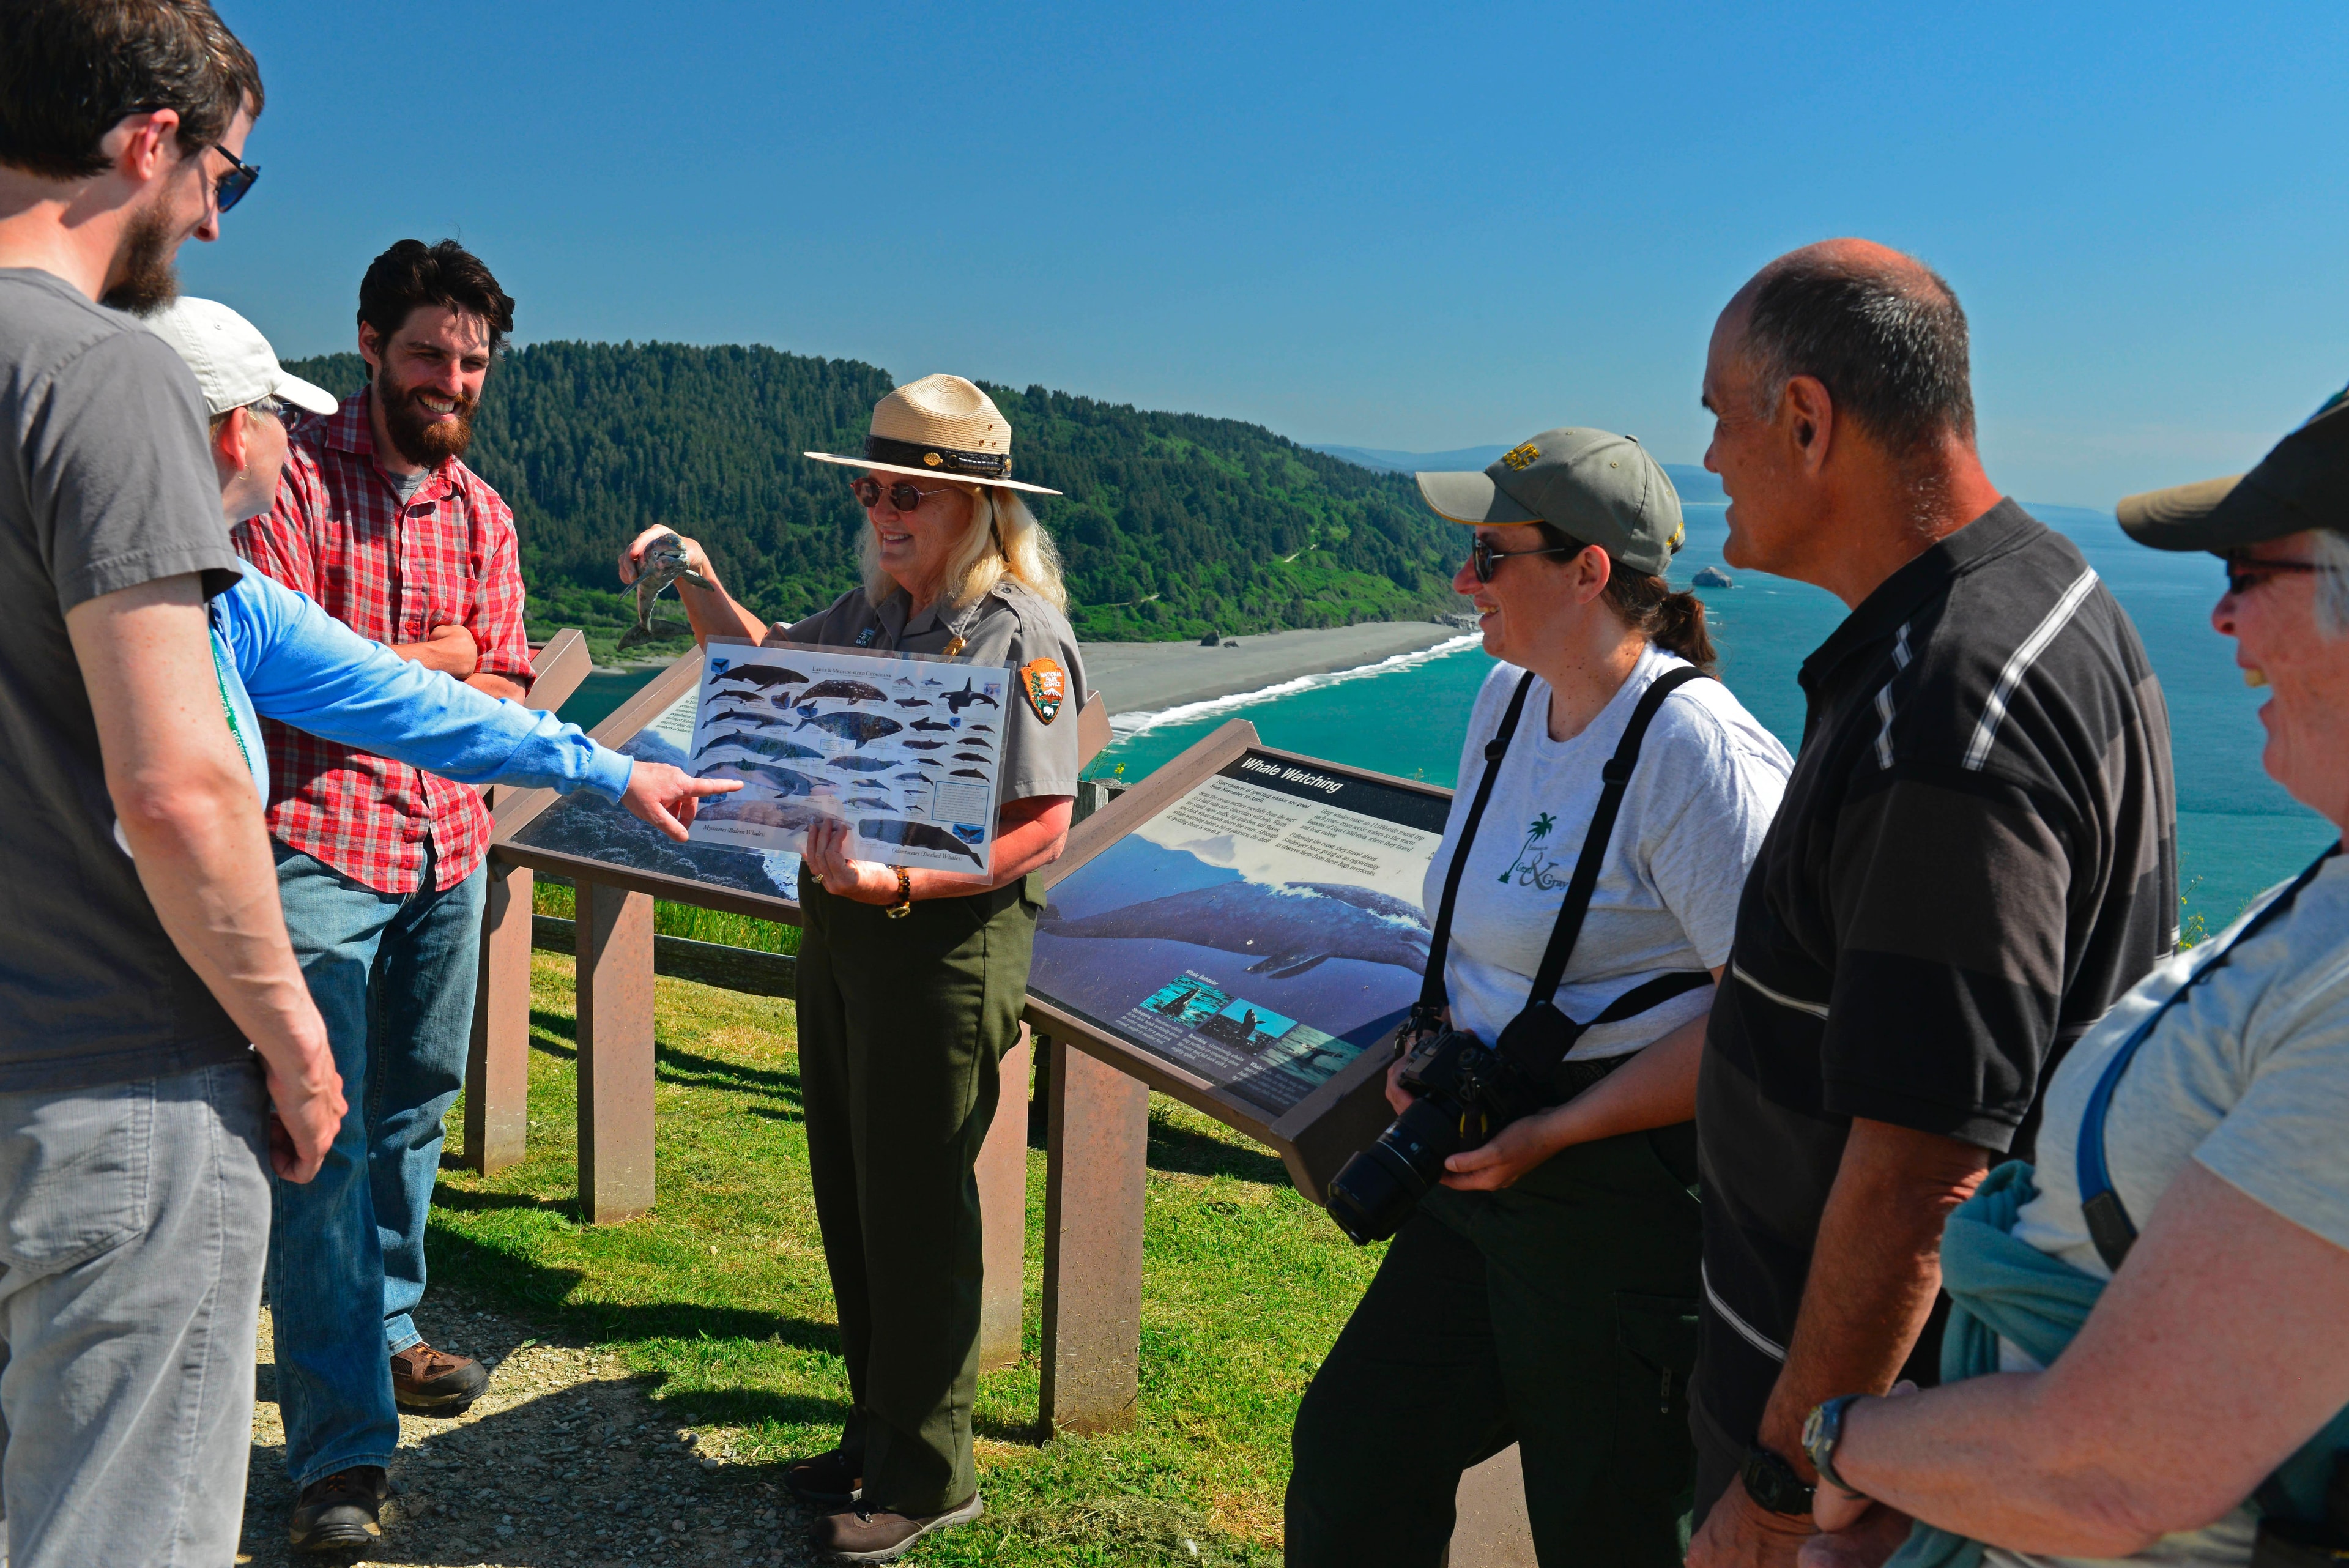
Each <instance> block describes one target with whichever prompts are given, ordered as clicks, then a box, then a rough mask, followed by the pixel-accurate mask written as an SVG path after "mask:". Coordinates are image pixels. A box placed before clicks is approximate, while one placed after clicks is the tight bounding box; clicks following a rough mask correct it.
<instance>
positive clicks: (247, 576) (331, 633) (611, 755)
mask: <svg viewBox="0 0 2349 1568" xmlns="http://www.w3.org/2000/svg"><path fill="white" fill-rule="evenodd" d="M211 619H212V644H213V652H214V656H215V663H216V664H217V666H218V668H219V671H220V675H221V692H222V697H223V698H225V699H226V701H227V702H228V705H229V709H230V711H231V712H232V713H233V715H234V716H235V719H236V726H237V731H238V737H239V739H240V740H241V741H242V742H243V747H244V753H245V761H246V763H248V764H249V765H250V766H251V767H252V769H253V782H254V787H255V788H256V789H258V790H259V791H260V793H261V800H262V804H263V805H267V804H268V802H269V758H268V755H267V753H265V752H264V750H263V748H262V743H261V722H260V718H259V715H264V714H265V715H267V716H268V717H269V718H272V719H275V720H277V721H279V722H282V723H286V724H291V725H293V726H294V727H295V729H297V730H307V731H308V732H310V733H312V734H314V735H321V736H324V737H325V738H326V739H327V740H330V741H340V742H343V743H344V744H346V745H351V746H357V747H359V748H361V749H363V750H366V751H369V752H373V753H376V754H377V755H378V756H386V757H390V758H392V759H393V760H395V761H398V762H403V763H408V764H409V765H410V766H412V767H419V768H424V769H428V770H429V771H430V772H432V773H436V774H440V776H441V777H443V778H447V779H454V780H455V781H456V782H458V783H459V784H519V785H523V786H524V787H530V788H536V787H541V786H546V787H552V788H554V789H558V790H563V791H565V792H568V791H571V790H577V789H587V790H592V791H594V792H595V794H600V795H602V796H604V797H605V799H606V800H618V799H619V798H620V796H621V795H622V794H626V791H627V787H628V770H629V769H630V767H631V766H632V765H633V764H632V763H630V762H629V760H628V759H627V758H626V757H624V756H622V755H621V754H620V753H617V752H615V751H612V750H610V749H609V748H607V747H605V746H599V745H597V744H596V743H595V742H593V741H591V740H589V739H588V738H587V736H586V734H585V732H582V731H581V730H580V728H579V726H578V725H576V724H566V723H564V722H562V721H561V720H559V719H557V718H556V717H555V716H554V714H552V713H542V712H539V711H536V710H534V709H531V708H525V707H523V705H522V704H521V703H519V702H502V701H499V700H498V699H496V698H494V697H492V696H490V695H489V694H488V693H486V692H483V691H477V690H476V689H474V688H473V687H471V686H468V685H466V684H465V683H464V682H463V681H461V680H455V679H453V678H452V677H450V676H447V675H444V674H442V673H440V671H439V670H428V669H426V668H425V667H424V666H423V665H421V664H419V663H417V662H416V661H415V660H413V659H402V658H400V657H399V656H398V654H396V653H394V652H392V651H391V650H390V649H388V648H386V647H384V646H383V645H382V644H381V643H379V642H370V641H368V640H367V639H366V638H363V637H361V636H359V635H358V634H357V632H355V631H353V630H351V629H350V628H348V627H347V626H345V625H343V623H342V622H340V621H338V620H336V619H335V618H334V617H332V616H330V615H328V614H327V613H326V611H325V610H322V609H320V608H319V607H317V605H316V604H315V603H313V602H312V601H311V600H310V599H309V597H307V596H305V595H303V594H298V593H295V591H294V590H293V589H292V588H289V587H285V585H284V584H282V583H279V582H276V581H274V580H273V579H272V578H270V577H267V576H264V575H263V574H261V573H260V572H258V571H255V570H254V569H253V568H252V567H250V566H248V567H247V568H245V573H244V576H243V577H242V578H240V579H239V580H238V582H237V584H236V586H235V587H233V588H231V589H229V590H228V591H227V592H226V593H223V594H220V595H217V596H215V597H213V599H212V605H211Z"/></svg>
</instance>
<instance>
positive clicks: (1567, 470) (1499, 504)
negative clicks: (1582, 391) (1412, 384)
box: [1413, 426, 1682, 576]
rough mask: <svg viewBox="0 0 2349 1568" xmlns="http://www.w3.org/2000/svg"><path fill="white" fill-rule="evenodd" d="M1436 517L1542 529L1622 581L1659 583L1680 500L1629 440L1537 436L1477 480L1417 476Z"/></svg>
mask: <svg viewBox="0 0 2349 1568" xmlns="http://www.w3.org/2000/svg"><path fill="white" fill-rule="evenodd" d="M1413 477H1414V478H1416V479H1417V480H1418V481H1419V493H1420V495H1421V496H1422V497H1423V498H1424V499H1425V501H1426V502H1427V504H1428V505H1429V506H1430V507H1431V508H1433V510H1434V512H1435V514H1436V515H1438V516H1439V517H1448V518H1450V519H1451V520H1452V521H1453V522H1454V523H1464V524H1468V525H1469V526H1471V527H1477V526H1484V527H1507V526H1510V525H1512V524H1524V523H1547V524H1549V525H1550V526H1551V527H1553V528H1555V529H1557V531H1558V532H1559V533H1561V534H1565V535H1568V536H1569V537H1571V538H1575V539H1578V540H1580V541H1581V542H1582V543H1583V544H1586V545H1598V546H1599V547H1600V548H1601V549H1603V550H1605V551H1606V552H1607V554H1608V555H1609V556H1610V557H1612V558H1613V559H1614V560H1616V561H1619V562H1620V563H1622V565H1623V566H1627V567H1629V568H1630V569H1631V570H1632V571H1635V572H1640V573H1643V574H1645V575H1647V576H1661V575H1662V574H1663V571H1664V568H1665V567H1667V566H1671V561H1672V553H1673V552H1674V551H1675V550H1678V549H1679V548H1680V547H1681V537H1682V529H1681V498H1680V494H1679V493H1678V492H1676V491H1675V490H1673V489H1672V482H1671V480H1670V479H1668V478H1666V477H1665V476H1664V471H1663V469H1662V467H1661V466H1660V465H1659V464H1658V463H1657V462H1656V460H1655V459H1654V458H1652V457H1650V456H1649V455H1648V449H1647V448H1645V447H1643V446H1641V445H1640V442H1639V441H1638V440H1637V438H1635V437H1632V436H1620V435H1614V434H1611V433H1609V431H1594V430H1581V429H1577V428H1574V427H1570V426H1569V427H1568V428H1565V429H1561V430H1554V431H1542V432H1541V434H1539V435H1537V436H1535V437H1533V438H1532V439H1531V440H1529V441H1521V442H1519V443H1518V444H1517V445H1516V446H1514V447H1511V448H1510V449H1509V450H1508V451H1507V452H1503V453H1502V454H1501V456H1500V460H1499V461H1498V462H1495V463H1493V464H1492V466H1490V467H1488V468H1486V469H1485V471H1484V472H1482V473H1421V474H1416V475H1413Z"/></svg>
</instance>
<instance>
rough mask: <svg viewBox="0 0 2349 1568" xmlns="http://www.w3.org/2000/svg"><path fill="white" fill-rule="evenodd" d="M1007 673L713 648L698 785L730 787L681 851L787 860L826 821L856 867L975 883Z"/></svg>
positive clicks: (987, 828)
mask: <svg viewBox="0 0 2349 1568" xmlns="http://www.w3.org/2000/svg"><path fill="white" fill-rule="evenodd" d="M1010 690H1011V671H1010V670H1009V669H1001V668H995V667H990V666H987V665H972V664H968V663H966V662H964V661H962V660H960V659H938V658H935V657H932V656H930V655H926V654H915V653H884V652H867V651H862V650H858V649H841V648H813V647H809V646H805V645H802V644H794V643H787V642H771V643H768V644H766V645H765V646H763V647H757V646H753V645H751V644H750V643H747V642H730V641H726V640H722V639H712V640H711V642H710V645H709V649H708V650H707V654H706V657H705V661H704V664H703V668H702V673H701V684H700V690H699V702H698V708H697V709H696V711H695V715H694V718H693V720H692V723H691V729H690V734H689V743H690V752H691V757H692V760H691V762H690V763H688V769H689V771H690V772H692V773H693V774H696V775H697V776H698V777H701V778H723V779H740V781H741V782H742V788H741V789H740V790H739V791H737V792H736V793H735V794H730V795H722V796H719V797H716V798H714V799H712V800H710V801H709V802H708V803H707V804H706V805H703V806H702V808H701V811H700V815H698V816H696V817H695V818H694V822H693V828H692V833H693V842H694V843H695V844H696V845H709V846H713V847H722V848H727V849H733V850H740V851H745V852H749V853H752V854H771V853H777V852H788V853H792V854H797V853H798V851H799V850H800V848H801V847H802V846H803V845H804V844H805V843H806V841H807V830H808V829H809V828H810V827H811V826H813V825H814V824H815V823H817V822H819V821H822V820H823V819H825V818H827V817H829V818H832V819H833V820H836V821H843V822H849V823H853V824H854V825H855V828H856V840H857V842H856V844H855V846H854V850H853V853H854V855H855V857H857V858H858V859H864V860H874V861H878V862H880V863H881V864H882V865H885V866H905V867H921V868H926V869H928V870H931V871H936V872H940V873H942V874H945V875H947V876H954V877H974V878H984V877H986V875H987V868H988V859H989V858H990V857H991V854H992V851H993V847H994V836H995V796H996V782H997V776H998V771H999V766H1000V763H1001V753H1002V742H1003V703H1004V700H1005V693H1006V692H1008V691H1010Z"/></svg>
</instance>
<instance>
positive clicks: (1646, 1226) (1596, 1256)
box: [1288, 1123, 1699, 1568]
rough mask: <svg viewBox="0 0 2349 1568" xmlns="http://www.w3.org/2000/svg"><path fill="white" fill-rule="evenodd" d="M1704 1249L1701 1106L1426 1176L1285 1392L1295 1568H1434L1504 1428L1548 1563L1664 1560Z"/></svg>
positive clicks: (1615, 1564)
mask: <svg viewBox="0 0 2349 1568" xmlns="http://www.w3.org/2000/svg"><path fill="white" fill-rule="evenodd" d="M1697 1257H1698V1231H1697V1200H1696V1138H1695V1127H1694V1124H1693V1123H1683V1124H1682V1125H1681V1126H1679V1127H1660V1128H1658V1129H1656V1130H1655V1131H1653V1132H1651V1133H1630V1134H1628V1135H1626V1136H1624V1137H1614V1138H1608V1139H1605V1140H1603V1141H1601V1142H1599V1143H1592V1144H1582V1145H1578V1146H1576V1147H1570V1148H1568V1149H1566V1150H1563V1151H1562V1152H1560V1153H1559V1154H1558V1155H1557V1156H1556V1157H1554V1158H1551V1159H1550V1160H1549V1161H1548V1162H1547V1163H1546V1164H1544V1165H1542V1166H1540V1167H1538V1168H1536V1169H1534V1170H1532V1171H1530V1172H1528V1173H1527V1174H1526V1177H1525V1179H1523V1180H1521V1181H1519V1182H1518V1183H1517V1184H1516V1186H1515V1187H1513V1188H1509V1189H1506V1190H1505V1191H1501V1192H1454V1191H1451V1190H1448V1189H1439V1190H1437V1191H1436V1192H1433V1193H1431V1194H1430V1195H1429V1196H1428V1198H1427V1199H1426V1200H1425V1201H1423V1203H1422V1204H1421V1205H1420V1209H1419V1212H1418V1213H1416V1214H1415V1215H1413V1217H1412V1218H1411V1220H1409V1221H1407V1222H1406V1223H1405V1224H1404V1226H1403V1228H1402V1231H1401V1232H1400V1233H1399V1234H1398V1235H1397V1236H1396V1237H1395V1239H1394V1241H1393V1242H1392V1245H1390V1246H1389V1248H1388V1250H1387V1255H1386V1259H1385V1261H1384V1262H1381V1264H1380V1265H1379V1272H1378V1277H1377V1278H1376V1279H1375V1280H1373V1281H1372V1282H1371V1288H1370V1292H1369V1293H1368V1294H1366V1295H1365V1296H1363V1298H1362V1301H1361V1305H1359V1306H1358V1307H1356V1308H1355V1309H1354V1315H1353V1317H1352V1319H1351V1320H1350V1321H1349V1322H1348V1323H1347V1324H1346V1328H1345V1331H1344V1332H1343V1333H1342V1334H1340V1335H1339V1336H1338V1343H1337V1345H1335V1346H1333V1347H1332V1348H1331V1350H1330V1358H1329V1359H1328V1360H1327V1361H1325V1362H1323V1363H1322V1365H1321V1370H1320V1371H1319V1373H1318V1374H1317V1375H1316V1376H1314V1379H1313V1386H1311V1387H1310V1388H1309V1389H1308V1390H1306V1394H1305V1399H1304V1403H1303V1405H1302V1406H1301V1407H1299V1410H1298V1413H1297V1429H1296V1433H1295V1435H1294V1437H1293V1438H1292V1439H1291V1446H1292V1451H1293V1456H1294V1459H1295V1469H1294V1471H1293V1473H1292V1474H1291V1476H1290V1478H1289V1483H1288V1564H1289V1568H1341V1565H1342V1568H1359V1565H1360V1564H1362V1563H1381V1564H1392V1565H1394V1568H1422V1565H1423V1568H1436V1565H1437V1564H1439V1563H1442V1562H1443V1561H1444V1550H1445V1547H1446V1545H1447V1543H1448V1542H1450V1540H1451V1536H1452V1527H1453V1496H1454V1492H1455V1491H1457V1490H1458V1489H1459V1484H1460V1476H1461V1472H1462V1471H1463V1470H1464V1469H1468V1468H1469V1467H1470V1466H1472V1465H1475V1464H1477V1463H1479V1462H1480V1461H1482V1460H1484V1459H1488V1458H1490V1457H1491V1456H1492V1455H1494V1454H1495V1453H1498V1452H1499V1451H1500V1450H1501V1449H1505V1448H1506V1447H1507V1446H1508V1445H1509V1444H1510V1443H1512V1442H1515V1443H1516V1444H1517V1445H1518V1454H1519V1458H1520V1459H1521V1460H1522V1462H1523V1465H1524V1469H1525V1486H1526V1509H1527V1511H1528V1512H1529V1513H1530V1514H1531V1516H1532V1521H1533V1535H1534V1549H1535V1552H1536V1554H1537V1556H1538V1557H1539V1559H1540V1560H1541V1562H1542V1563H1543V1564H1544V1568H1564V1565H1566V1564H1570V1563H1588V1564H1592V1565H1594V1568H1596V1565H1600V1564H1604V1565H1605V1568H1643V1565H1647V1564H1653V1565H1654V1568H1666V1565H1668V1564H1677V1563H1679V1562H1680V1561H1681V1558H1682V1552H1683V1550H1684V1547H1685V1543H1686V1541H1687V1535H1686V1530H1687V1525H1686V1520H1685V1516H1686V1515H1687V1513H1688V1511H1689V1501H1690V1490H1691V1485H1692V1466H1693V1462H1694V1456H1693V1454H1692V1451H1691V1447H1690V1441H1689V1429H1688V1378H1689V1372H1690V1369H1691V1367H1692V1366H1693V1365H1694V1363H1695V1360H1696V1320H1697V1307H1696V1296H1697V1292H1698V1288H1699V1287H1698V1282H1697Z"/></svg>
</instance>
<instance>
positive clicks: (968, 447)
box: [801, 376, 1060, 495]
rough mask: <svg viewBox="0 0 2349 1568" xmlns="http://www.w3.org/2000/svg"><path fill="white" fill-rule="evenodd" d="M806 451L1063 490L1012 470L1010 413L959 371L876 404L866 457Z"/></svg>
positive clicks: (854, 462)
mask: <svg viewBox="0 0 2349 1568" xmlns="http://www.w3.org/2000/svg"><path fill="white" fill-rule="evenodd" d="M801 455H802V456H805V457H810V458H812V459H814V460H815V461H816V462H836V463H840V464H843V466H845V467H849V468H864V469H871V470H873V471H874V472H879V473H910V474H916V475H925V476H926V475H931V474H943V475H944V476H946V477H947V478H948V479H959V480H962V481H965V482H966V483H975V484H1000V485H1003V486H1005V487H1006V488H1007V489H1011V490H1024V491H1026V492H1028V493H1030V494H1031V495H1058V494H1060V492H1059V491H1057V490H1047V489H1045V488H1044V487H1043V486H1042V485H1040V484H1026V483H1021V482H1020V481H1019V480H1016V479H1014V478H1012V477H1011V421H1009V420H1007V419H1005V418H1004V417H1003V411H1002V410H1000V409H998V408H997V407H996V406H995V400H994V399H993V398H990V397H988V395H987V394H986V393H985V392H984V391H982V390H980V389H979V388H978V386H977V385H976V384H975V383H973V382H970V381H966V380H964V379H962V378H961V377H960V376H925V377H923V378H922V379H920V380H918V381H908V382H906V383H905V385H904V386H902V387H900V388H898V389H896V390H895V391H894V392H892V393H890V394H889V395H888V396H887V397H885V398H884V399H882V400H880V401H879V402H877V403H875V404H874V405H873V432H872V433H871V434H870V435H868V436H866V437H865V438H864V455H863V456H862V457H843V456H841V455H840V454H839V453H837V452H804V453H802V454H801Z"/></svg>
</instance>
